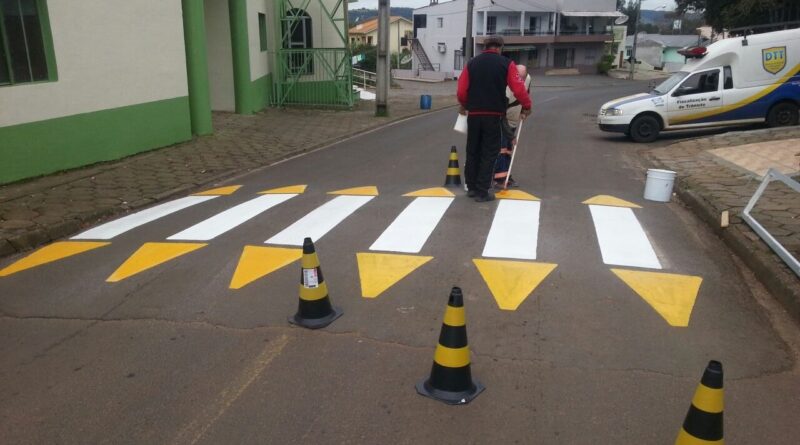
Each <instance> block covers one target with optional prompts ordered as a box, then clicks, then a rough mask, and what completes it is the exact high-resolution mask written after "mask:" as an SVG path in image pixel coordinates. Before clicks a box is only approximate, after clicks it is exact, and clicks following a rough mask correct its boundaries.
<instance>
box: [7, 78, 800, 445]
mask: <svg viewBox="0 0 800 445" xmlns="http://www.w3.org/2000/svg"><path fill="white" fill-rule="evenodd" d="M641 89H642V84H637V85H629V84H625V83H624V82H615V83H614V84H608V85H601V86H595V87H590V86H586V87H579V86H576V87H570V88H540V89H538V90H537V91H536V92H535V103H536V111H535V113H534V115H533V118H532V119H531V120H530V121H529V122H527V123H526V125H525V128H524V129H523V132H524V133H523V137H522V143H521V146H520V150H519V155H518V158H517V160H516V161H515V163H516V164H515V168H514V169H515V170H514V176H515V177H516V178H517V179H518V181H519V183H520V184H521V186H522V187H521V190H524V191H525V192H527V193H530V194H533V195H535V196H536V197H538V198H539V199H541V201H539V202H540V214H539V229H538V248H537V249H536V258H535V260H531V261H527V263H528V264H530V263H533V264H544V263H547V264H556V265H557V266H556V268H555V269H554V270H553V271H552V272H550V273H549V275H547V276H546V277H545V278H544V280H543V281H542V282H541V283H540V284H539V285H538V287H536V288H535V290H534V291H533V292H532V293H531V294H530V295H529V296H527V298H526V299H524V301H522V302H521V304H519V306H518V307H517V308H516V310H502V309H500V307H499V304H498V302H497V301H496V300H495V298H494V297H493V293H492V292H491V291H490V289H489V288H488V287H487V284H486V282H484V280H483V278H482V276H481V274H480V273H479V272H478V270H477V269H476V266H475V264H474V263H473V259H480V258H481V257H482V251H483V249H484V243H485V242H486V240H487V233H489V231H490V227H491V226H492V222H493V216H494V214H495V211H496V209H497V208H498V206H500V203H501V202H507V201H497V202H492V203H485V204H478V203H475V202H473V201H472V200H469V199H467V198H465V197H464V196H463V192H459V191H456V197H455V199H454V201H453V202H452V204H451V205H450V206H449V208H448V209H447V211H446V212H445V214H444V216H443V217H442V219H441V221H440V222H439V223H438V225H436V227H435V229H434V230H433V231H432V233H431V235H430V237H429V238H427V240H426V242H425V243H424V245H423V247H422V249H421V251H420V252H419V254H418V255H420V256H431V257H433V259H432V260H430V261H429V262H428V263H426V264H424V265H423V266H421V267H420V268H419V269H417V270H415V271H414V272H412V273H411V274H409V275H408V276H407V277H406V278H405V279H402V280H400V281H399V282H397V283H396V284H394V285H393V286H391V287H390V288H389V289H387V290H386V291H384V292H383V293H381V294H380V295H379V296H378V297H376V298H363V297H362V296H361V295H362V292H361V285H360V281H359V269H358V265H357V262H356V253H359V252H370V250H369V249H370V246H371V245H372V243H373V242H374V241H375V240H376V239H378V238H379V237H380V236H381V234H382V233H383V232H384V230H385V229H386V228H387V226H389V225H390V224H391V223H392V221H393V220H394V219H395V218H396V217H397V216H398V214H399V213H400V212H401V211H403V209H404V208H406V206H408V205H409V204H410V203H411V202H412V200H413V199H414V198H411V197H403V196H402V195H403V194H405V193H408V192H412V191H415V190H419V189H425V188H429V187H438V186H441V185H442V182H443V180H444V174H445V167H446V165H447V157H448V153H449V149H450V146H451V145H456V146H457V147H458V149H459V153H460V156H461V165H462V167H463V162H464V150H463V148H464V147H463V145H464V137H463V136H461V135H459V134H457V133H455V132H453V131H452V130H451V129H450V128H451V127H452V124H453V121H454V118H455V115H454V112H453V110H445V111H441V112H436V113H431V114H429V115H425V116H424V117H421V118H416V119H412V120H408V121H405V122H403V123H400V124H397V125H393V126H390V127H388V128H384V129H381V130H378V131H375V132H372V133H369V134H365V135H363V136H360V137H356V138H353V139H350V140H347V141H345V142H342V143H339V144H337V145H334V146H331V147H328V148H325V149H323V150H320V151H317V152H314V153H311V154H308V155H306V156H302V157H298V158H295V159H292V160H289V161H287V162H284V163H281V164H278V165H275V166H272V167H269V168H265V169H263V170H260V171H258V172H256V173H252V174H249V175H247V176H244V177H241V178H238V179H236V180H234V181H231V182H230V184H231V185H233V184H236V185H242V187H241V188H240V189H238V190H236V192H235V193H233V194H230V195H226V196H220V197H218V198H214V199H211V200H210V201H207V202H204V203H202V204H198V205H194V206H191V207H189V208H186V209H184V210H181V211H179V212H175V213H173V214H171V215H169V216H165V217H163V218H160V219H157V220H155V221H153V222H151V223H148V224H144V225H141V226H139V227H137V228H135V229H133V230H130V231H128V232H125V233H123V234H121V235H119V236H116V237H114V238H113V239H110V240H107V241H108V242H110V245H107V246H104V247H101V248H97V249H94V250H91V251H88V252H85V253H82V254H79V255H75V256H72V257H69V258H65V259H61V260H59V261H54V262H51V263H48V264H43V265H41V266H39V267H35V268H31V269H28V270H22V271H20V272H17V273H13V274H8V275H7V276H5V277H0V312H1V313H2V316H0V357H2V359H0V419H2V421H1V422H0V442H2V443H8V444H11V443H81V444H83V443H175V444H186V443H203V444H217V443H274V444H284V443H319V444H323V443H414V444H418V443H493V444H500V443H537V444H551V443H552V444H561V443H563V444H611V443H613V444H628V443H630V444H668V443H673V442H674V440H675V437H676V435H677V432H678V430H679V428H680V426H681V423H682V422H683V418H684V416H685V414H686V411H687V409H688V407H689V404H690V401H691V399H692V395H693V393H694V390H695V388H696V386H697V384H698V382H699V379H700V376H701V374H702V371H703V369H704V367H705V365H706V363H707V362H708V360H710V359H716V360H720V361H721V362H722V363H723V365H724V369H725V419H726V423H725V436H726V437H725V438H726V439H727V441H728V443H732V444H735V443H739V444H745V443H746V444H791V443H796V437H798V435H800V424H798V423H797V421H796V413H797V412H800V374H798V370H797V358H798V353H797V351H798V349H797V345H798V328H797V326H796V325H795V324H793V323H792V322H790V321H788V319H787V318H786V317H785V315H783V314H782V313H781V311H780V310H778V309H776V307H775V304H774V302H773V301H772V300H771V297H770V296H769V295H765V294H764V292H763V291H762V290H761V289H760V288H759V286H758V285H757V284H754V283H753V280H752V279H751V278H750V277H749V275H748V274H747V272H743V271H742V270H741V269H740V266H739V265H738V262H737V260H736V259H734V258H732V256H731V254H730V252H729V251H728V250H726V249H725V247H724V246H723V245H722V244H721V242H720V241H719V240H718V239H716V238H715V237H714V236H713V235H711V234H710V232H709V231H708V230H707V229H706V228H705V227H704V226H703V225H702V224H701V223H700V222H699V221H698V220H697V219H695V218H694V217H693V216H692V215H691V214H689V213H688V212H687V211H686V210H685V209H684V208H682V207H681V206H680V204H678V203H675V202H672V203H669V204H660V203H655V202H650V201H645V200H643V199H642V197H641V195H642V190H643V187H644V167H642V165H641V163H640V161H639V153H638V152H639V150H643V149H644V150H646V149H647V147H643V146H641V145H636V144H632V143H629V142H627V141H626V140H625V139H624V138H622V137H620V136H616V135H608V134H603V133H601V132H599V131H598V130H597V128H596V125H595V113H596V111H597V109H598V107H599V105H600V104H601V103H603V102H605V101H606V100H609V99H613V98H615V97H619V96H623V95H626V94H630V93H632V92H636V91H639V90H641ZM309 131H313V129H309ZM676 137H686V135H678V136H672V137H671V139H672V140H674V139H675V138H676ZM668 142H669V140H667V141H662V142H660V144H663V143H668ZM295 184H306V185H308V188H307V189H306V191H305V193H303V194H301V195H299V196H296V197H293V198H291V199H289V200H288V201H287V202H285V203H282V204H280V205H277V206H275V207H273V208H271V209H269V210H267V211H265V212H264V213H262V214H260V215H258V216H256V217H254V218H253V219H251V220H249V221H247V222H244V223H243V224H241V225H239V226H238V227H235V228H233V229H232V230H230V231H227V232H225V233H223V234H221V235H219V236H217V237H215V238H214V239H212V240H209V241H203V243H206V244H207V245H206V246H205V247H202V248H200V249H199V250H196V251H193V252H191V253H187V254H185V255H183V256H180V257H178V258H176V259H174V260H172V261H168V262H165V263H164V264H160V265H158V266H155V267H153V268H151V269H149V270H145V271H143V272H141V273H138V274H135V275H133V276H130V277H127V278H125V279H122V280H120V281H118V282H115V283H109V282H106V279H107V278H108V277H109V276H110V275H111V274H112V273H114V272H115V270H117V268H118V267H119V266H120V265H121V264H123V263H124V262H125V261H126V259H128V258H129V257H130V256H131V255H132V254H133V253H134V252H135V251H136V250H137V249H138V248H140V247H141V246H142V245H143V244H144V243H146V242H158V243H166V242H167V241H166V238H167V237H169V236H171V235H174V234H176V233H178V232H180V231H182V230H184V229H186V228H188V227H190V226H192V225H194V224H196V223H198V222H201V221H203V220H205V219H207V218H210V217H212V216H214V215H215V214H217V213H219V212H222V211H225V210H227V209H230V208H231V207H233V206H235V205H237V204H241V203H243V202H245V201H248V200H251V199H253V198H255V197H257V196H258V195H257V193H258V192H260V191H263V190H265V189H271V188H277V187H284V186H290V185H295ZM359 186H376V187H377V188H378V191H379V196H377V197H375V198H374V199H372V200H370V201H369V202H367V203H366V204H364V205H363V207H361V208H359V209H358V210H356V211H355V212H354V213H352V214H351V215H350V216H348V217H347V218H346V219H344V220H343V222H342V223H341V224H338V225H336V226H335V227H334V228H333V229H332V230H330V232H328V233H327V234H325V235H324V236H323V237H322V238H320V239H319V240H317V242H316V247H317V251H318V253H319V257H320V260H321V263H322V270H323V271H324V277H325V281H326V283H327V285H328V288H329V291H330V297H331V299H332V300H333V302H334V304H336V305H338V306H340V307H342V309H343V310H344V316H342V317H341V318H340V319H338V320H337V321H335V322H334V323H333V324H332V325H330V326H329V327H327V328H325V329H323V330H317V331H308V330H304V329H300V328H296V327H292V326H290V325H289V324H288V323H287V321H286V317H287V316H288V315H291V314H292V313H294V311H295V310H296V307H297V298H298V291H297V286H298V285H297V277H298V270H297V269H298V268H299V267H300V266H299V263H297V262H295V263H293V264H291V265H289V266H286V267H284V268H281V269H279V270H277V271H275V272H273V273H270V274H269V275H267V276H265V277H263V278H261V279H258V280H255V281H253V282H251V283H249V284H247V285H246V286H244V287H242V288H241V289H236V290H234V289H230V288H229V284H230V282H231V277H232V275H233V274H234V271H235V270H236V268H237V264H238V262H239V259H240V255H241V254H242V249H243V247H244V246H261V247H263V246H265V245H264V244H263V243H264V241H265V240H267V239H268V238H270V237H272V236H273V235H275V234H277V233H279V232H280V231H282V230H283V229H284V228H286V227H287V226H290V225H291V224H293V223H294V222H296V221H298V220H299V219H300V218H302V217H303V216H304V215H306V214H307V213H308V212H310V211H312V210H314V209H316V208H318V207H320V206H321V205H323V204H324V203H326V202H328V201H330V200H332V199H335V198H334V197H333V196H331V195H328V194H327V192H330V191H334V190H340V189H346V188H349V187H359ZM596 195H610V196H613V197H616V198H619V199H622V200H626V201H629V202H631V203H634V204H637V205H639V206H641V208H635V209H633V210H631V211H630V212H632V213H633V215H635V219H636V221H638V223H639V224H640V226H641V227H642V228H643V230H644V232H645V233H646V239H647V240H648V241H649V243H650V245H651V246H652V249H653V251H654V252H655V253H656V255H657V259H658V261H659V263H660V265H661V269H660V270H658V272H662V273H668V274H671V275H682V276H684V275H685V276H691V277H699V278H701V279H702V284H701V285H700V288H699V292H698V293H697V296H696V300H695V301H694V305H693V307H690V311H691V314H690V318H689V320H688V325H687V326H673V325H671V324H670V323H668V322H667V319H666V318H665V317H662V315H660V314H659V312H658V311H656V310H654V307H651V305H649V304H648V303H647V302H646V301H645V300H644V299H643V298H642V297H640V296H639V295H637V293H636V292H635V291H634V290H633V289H632V288H631V287H629V286H628V285H626V284H625V283H624V282H623V281H622V280H620V279H619V278H617V276H616V275H615V274H614V273H612V272H611V269H612V268H618V267H617V266H613V265H609V264H605V263H604V259H603V256H602V255H601V249H600V247H599V244H598V235H597V232H596V229H595V226H594V224H593V217H592V214H591V213H590V210H589V207H588V206H587V205H586V204H583V203H582V202H583V201H585V200H587V199H589V198H591V197H593V196H596ZM625 212H629V211H627V210H626V211H625ZM626 214H627V213H626ZM420 224H422V223H420ZM412 255H414V254H413V253H412ZM20 258H22V257H21V256H20V257H16V258H8V259H5V260H3V261H2V262H0V269H2V268H4V267H7V266H9V265H11V264H12V263H14V262H15V261H17V260H19V259H20ZM622 269H626V270H633V271H650V272H652V271H655V270H645V269H642V268H637V267H627V268H626V267H622ZM453 285H458V286H460V287H461V288H462V289H463V290H464V293H465V307H466V313H467V329H468V332H469V341H470V343H469V346H470V348H471V351H472V372H473V376H474V377H476V378H477V379H479V380H480V381H481V382H482V383H483V384H484V385H485V386H486V390H485V392H484V393H482V394H481V395H479V396H478V397H477V398H476V399H475V400H474V401H473V402H472V403H470V404H469V405H466V406H447V405H444V404H441V403H438V402H435V401H433V400H430V399H427V398H423V397H421V396H419V395H417V394H416V392H415V390H414V385H415V383H416V382H418V381H419V380H421V379H423V378H425V377H426V376H427V375H428V373H429V372H430V367H431V362H432V359H433V351H434V347H435V345H436V341H437V338H438V333H439V329H440V327H441V323H442V315H443V312H444V308H445V304H446V302H447V297H448V293H449V290H450V287H451V286H453ZM667 306H669V305H667ZM666 310H667V312H669V311H670V309H669V307H668V308H667V309H666ZM793 437H794V438H795V439H792V438H793Z"/></svg>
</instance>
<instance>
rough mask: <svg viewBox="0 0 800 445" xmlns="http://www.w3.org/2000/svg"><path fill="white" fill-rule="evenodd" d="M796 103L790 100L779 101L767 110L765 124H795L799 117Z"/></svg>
mask: <svg viewBox="0 0 800 445" xmlns="http://www.w3.org/2000/svg"><path fill="white" fill-rule="evenodd" d="M799 114H800V113H798V110H797V105H795V104H793V103H791V102H781V103H779V104H777V105H775V106H774V107H772V108H771V109H770V110H769V113H768V114H767V124H768V125H769V126H770V127H788V126H791V125H797V121H798V119H799V118H800V116H798V115H799Z"/></svg>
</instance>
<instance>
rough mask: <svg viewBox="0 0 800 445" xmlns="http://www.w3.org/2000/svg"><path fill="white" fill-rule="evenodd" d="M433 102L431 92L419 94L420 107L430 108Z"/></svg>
mask: <svg viewBox="0 0 800 445" xmlns="http://www.w3.org/2000/svg"><path fill="white" fill-rule="evenodd" d="M432 103H433V100H432V99H431V95H430V94H423V95H421V96H419V107H420V109H423V110H430V109H431V104H432Z"/></svg>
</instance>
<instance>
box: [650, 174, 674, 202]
mask: <svg viewBox="0 0 800 445" xmlns="http://www.w3.org/2000/svg"><path fill="white" fill-rule="evenodd" d="M674 184H675V172H674V171H671V170H659V169H656V168H651V169H648V170H647V181H646V182H645V185H644V199H648V200H650V201H658V202H669V200H670V198H672V186H673V185H674Z"/></svg>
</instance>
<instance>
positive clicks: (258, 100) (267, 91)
mask: <svg viewBox="0 0 800 445" xmlns="http://www.w3.org/2000/svg"><path fill="white" fill-rule="evenodd" d="M250 91H251V92H252V105H253V112H256V111H261V110H263V109H264V108H267V106H269V104H271V103H272V74H267V75H266V76H264V77H262V78H260V79H256V80H254V81H253V83H252V84H251V85H250Z"/></svg>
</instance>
